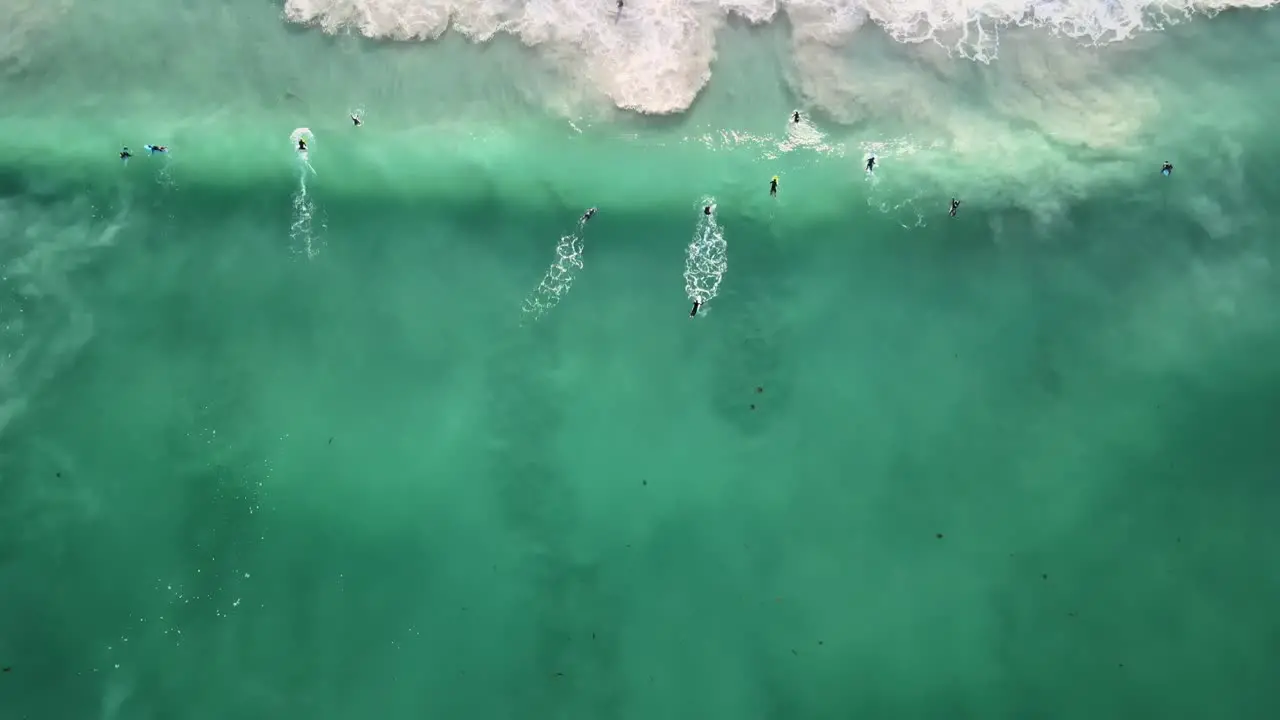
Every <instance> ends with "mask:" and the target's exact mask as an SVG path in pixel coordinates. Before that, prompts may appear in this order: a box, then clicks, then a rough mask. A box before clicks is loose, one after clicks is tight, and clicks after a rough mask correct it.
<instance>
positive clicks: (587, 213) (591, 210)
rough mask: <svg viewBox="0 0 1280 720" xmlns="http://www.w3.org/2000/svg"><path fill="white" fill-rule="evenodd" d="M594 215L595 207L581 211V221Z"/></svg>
mask: <svg viewBox="0 0 1280 720" xmlns="http://www.w3.org/2000/svg"><path fill="white" fill-rule="evenodd" d="M595 216H596V209H595V208H591V209H590V210H588V211H586V212H584V213H582V222H586V221H588V220H590V219H591V218H593V217H595Z"/></svg>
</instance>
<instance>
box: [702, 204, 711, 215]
mask: <svg viewBox="0 0 1280 720" xmlns="http://www.w3.org/2000/svg"><path fill="white" fill-rule="evenodd" d="M702 214H703V215H710V214H711V206H710V205H708V206H706V207H704V208H702Z"/></svg>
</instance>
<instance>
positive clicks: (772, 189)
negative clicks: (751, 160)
mask: <svg viewBox="0 0 1280 720" xmlns="http://www.w3.org/2000/svg"><path fill="white" fill-rule="evenodd" d="M769 194H770V195H771V196H773V197H777V196H778V176H777V175H774V176H773V179H772V180H770V181H769Z"/></svg>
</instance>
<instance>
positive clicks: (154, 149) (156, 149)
mask: <svg viewBox="0 0 1280 720" xmlns="http://www.w3.org/2000/svg"><path fill="white" fill-rule="evenodd" d="M142 147H143V149H145V150H146V151H147V152H149V153H151V154H152V155H155V154H156V153H162V152H169V148H167V147H165V146H164V145H143V146H142Z"/></svg>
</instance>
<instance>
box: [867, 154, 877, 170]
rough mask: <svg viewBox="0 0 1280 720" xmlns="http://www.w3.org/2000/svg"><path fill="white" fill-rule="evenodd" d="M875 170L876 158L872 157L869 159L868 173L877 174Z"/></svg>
mask: <svg viewBox="0 0 1280 720" xmlns="http://www.w3.org/2000/svg"><path fill="white" fill-rule="evenodd" d="M875 169H876V156H875V155H872V156H871V157H869V158H867V172H875Z"/></svg>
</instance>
